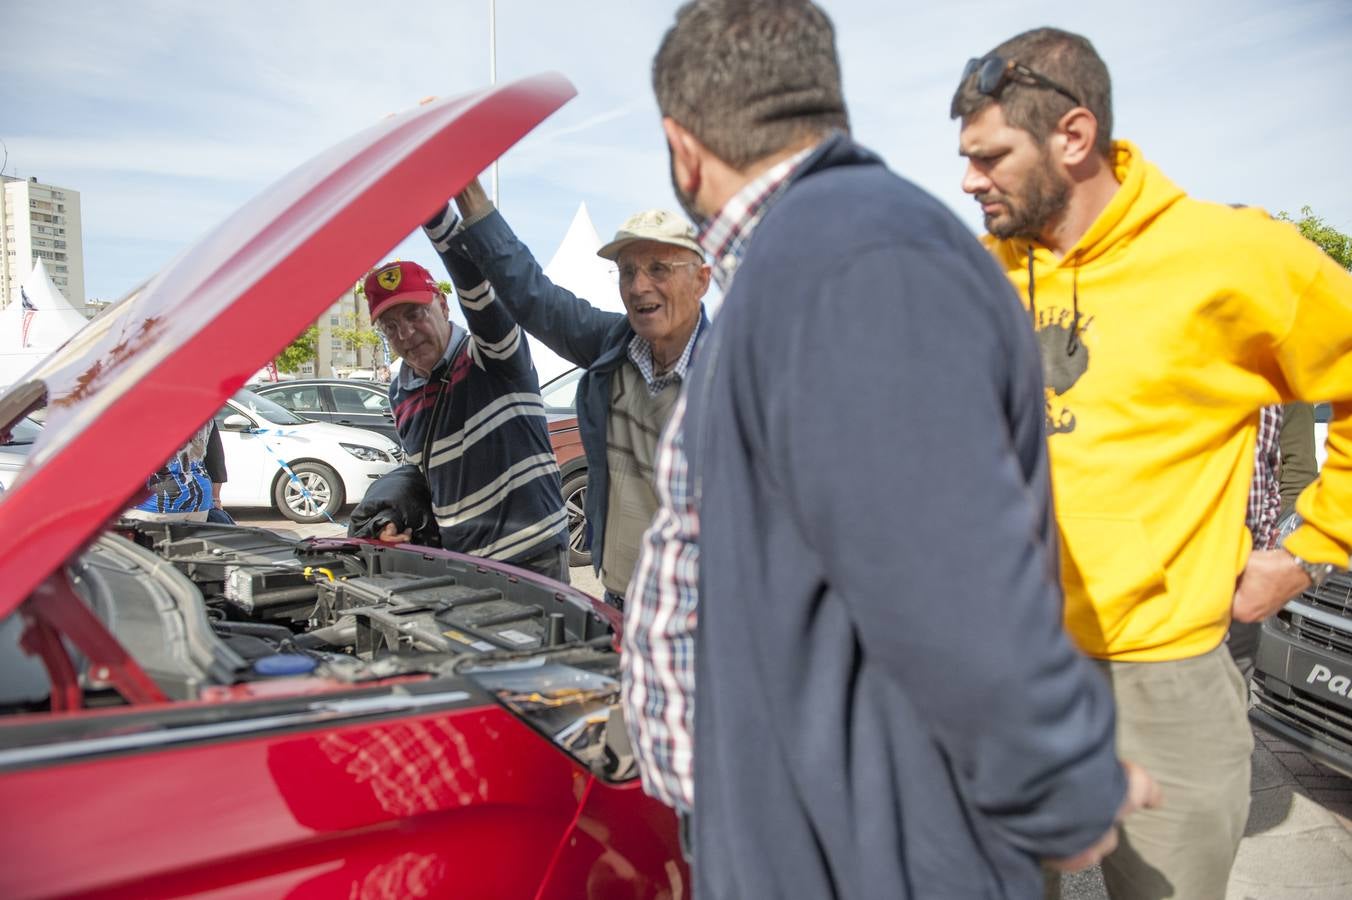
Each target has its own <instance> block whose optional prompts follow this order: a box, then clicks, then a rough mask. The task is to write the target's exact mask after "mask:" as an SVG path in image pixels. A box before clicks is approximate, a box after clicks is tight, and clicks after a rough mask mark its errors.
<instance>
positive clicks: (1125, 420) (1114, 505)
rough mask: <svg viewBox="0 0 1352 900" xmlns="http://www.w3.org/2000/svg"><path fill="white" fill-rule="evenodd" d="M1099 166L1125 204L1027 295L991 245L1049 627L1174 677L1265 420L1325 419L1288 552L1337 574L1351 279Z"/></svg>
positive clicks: (1297, 247) (1236, 218)
mask: <svg viewBox="0 0 1352 900" xmlns="http://www.w3.org/2000/svg"><path fill="white" fill-rule="evenodd" d="M1113 149H1114V154H1115V159H1114V165H1115V173H1116V175H1117V179H1118V181H1119V182H1121V185H1122V187H1121V188H1120V189H1119V190H1118V192H1117V194H1116V195H1115V196H1114V197H1113V200H1112V201H1111V202H1110V203H1109V204H1108V207H1107V208H1106V209H1104V211H1103V212H1102V214H1100V215H1099V217H1098V218H1097V219H1096V220H1095V221H1094V223H1093V225H1092V226H1091V227H1090V228H1089V230H1088V231H1087V232H1086V233H1085V234H1084V236H1083V237H1082V238H1081V239H1080V241H1079V242H1078V243H1077V244H1076V245H1075V246H1074V248H1072V249H1071V250H1070V252H1068V253H1067V254H1066V255H1065V256H1064V257H1063V258H1059V259H1058V258H1057V257H1056V256H1055V255H1054V254H1053V253H1052V252H1051V251H1049V250H1047V249H1046V248H1044V247H1041V246H1038V245H1036V244H1034V245H1033V258H1032V262H1031V269H1032V281H1033V290H1032V291H1031V292H1030V290H1029V270H1030V262H1029V258H1028V248H1029V242H1028V241H1027V240H1024V239H1012V240H1003V241H995V240H990V241H989V245H990V247H991V249H992V251H993V252H994V253H995V255H996V258H997V259H999V261H1000V263H1001V264H1002V265H1003V266H1004V267H1005V269H1006V271H1007V272H1008V274H1009V276H1010V278H1011V279H1012V280H1013V282H1014V284H1015V286H1016V287H1017V288H1018V290H1019V292H1020V293H1021V294H1022V296H1023V299H1024V302H1025V304H1026V305H1030V307H1031V310H1032V314H1033V317H1034V328H1035V329H1036V331H1037V334H1038V339H1039V342H1040V344H1041V346H1042V353H1043V370H1044V375H1045V377H1046V400H1047V434H1048V446H1049V448H1050V451H1051V462H1052V484H1053V491H1054V494H1055V499H1056V509H1057V519H1058V522H1059V525H1060V532H1061V542H1062V544H1061V550H1062V553H1061V565H1062V580H1063V582H1064V584H1065V590H1066V626H1067V628H1068V629H1069V630H1070V632H1071V634H1072V635H1073V636H1074V637H1075V639H1076V641H1077V642H1078V643H1079V645H1080V647H1081V648H1082V649H1083V650H1084V651H1085V652H1086V653H1088V654H1090V655H1091V656H1096V657H1101V658H1107V659H1116V660H1139V661H1156V660H1168V659H1182V658H1186V657H1190V656H1196V655H1198V654H1200V653H1205V652H1206V651H1208V650H1210V649H1212V648H1213V647H1215V646H1217V645H1218V644H1219V643H1220V642H1221V640H1222V639H1223V638H1224V637H1225V632H1226V630H1227V628H1228V627H1229V624H1230V604H1231V601H1232V600H1233V596H1234V589H1235V578H1236V577H1237V576H1238V574H1239V572H1240V571H1241V570H1242V569H1243V567H1244V562H1245V560H1246V559H1247V556H1248V553H1249V548H1250V543H1249V533H1248V529H1246V528H1245V527H1244V514H1245V504H1246V499H1247V496H1248V490H1249V481H1250V479H1251V477H1252V473H1253V458H1254V442H1255V441H1256V439H1257V425H1258V410H1259V408H1261V407H1262V406H1265V405H1267V404H1271V403H1280V402H1283V401H1288V400H1308V401H1318V400H1330V401H1332V402H1333V410H1334V421H1333V422H1332V424H1331V425H1330V427H1329V441H1328V462H1327V463H1326V464H1325V466H1324V469H1323V472H1322V473H1321V475H1320V478H1319V479H1318V480H1317V481H1316V482H1315V483H1314V484H1313V485H1311V486H1310V487H1309V488H1307V489H1306V491H1305V492H1304V494H1302V495H1301V498H1300V501H1299V502H1298V504H1297V506H1296V508H1297V510H1298V511H1299V512H1300V514H1301V515H1302V516H1303V517H1304V518H1305V520H1306V524H1305V525H1303V526H1302V527H1301V528H1300V529H1299V530H1298V531H1297V532H1296V533H1294V534H1293V535H1291V536H1290V538H1288V539H1287V541H1286V546H1287V547H1288V548H1290V549H1291V550H1292V552H1294V553H1296V554H1297V555H1298V556H1300V557H1302V558H1303V559H1306V560H1309V561H1311V562H1331V563H1335V564H1337V565H1340V566H1346V565H1348V556H1349V552H1350V551H1352V277H1349V275H1348V273H1347V272H1345V271H1343V270H1342V269H1341V268H1339V267H1338V266H1337V264H1335V263H1334V262H1333V261H1332V260H1330V259H1329V258H1328V257H1327V256H1326V255H1325V254H1324V253H1322V252H1321V251H1320V250H1319V248H1318V247H1316V246H1315V245H1314V244H1312V243H1310V242H1309V241H1306V240H1305V239H1304V238H1303V237H1301V236H1300V234H1299V232H1297V231H1296V229H1295V228H1294V227H1293V226H1291V225H1289V224H1287V223H1283V222H1277V221H1274V220H1272V219H1270V218H1268V216H1267V215H1266V214H1265V213H1263V212H1262V211H1260V210H1256V209H1232V208H1230V207H1227V206H1222V205H1218V204H1212V203H1204V202H1201V201H1198V200H1193V199H1191V198H1189V197H1188V196H1186V195H1185V194H1184V193H1183V192H1182V191H1181V190H1179V188H1178V187H1176V186H1175V185H1174V184H1173V183H1172V182H1170V181H1169V180H1168V179H1167V178H1165V177H1164V175H1163V174H1161V173H1160V171H1159V170H1158V169H1156V168H1155V167H1154V166H1153V165H1151V164H1150V163H1148V162H1146V161H1145V160H1144V159H1143V158H1142V157H1141V155H1140V151H1138V150H1137V149H1136V147H1135V146H1133V145H1132V144H1130V143H1127V142H1117V143H1116V144H1114V148H1113ZM1030 293H1031V294H1032V303H1031V304H1029V299H1030ZM1077 310H1078V315H1077Z"/></svg>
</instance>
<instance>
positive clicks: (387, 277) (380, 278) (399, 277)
mask: <svg viewBox="0 0 1352 900" xmlns="http://www.w3.org/2000/svg"><path fill="white" fill-rule="evenodd" d="M403 280H404V272H403V270H402V269H400V268H399V267H398V266H391V267H390V268H388V269H386V270H385V271H383V272H378V273H376V282H377V283H378V284H379V285H380V286H381V287H383V288H384V289H385V290H387V291H392V290H394V289H396V288H397V287H399V282H401V281H403Z"/></svg>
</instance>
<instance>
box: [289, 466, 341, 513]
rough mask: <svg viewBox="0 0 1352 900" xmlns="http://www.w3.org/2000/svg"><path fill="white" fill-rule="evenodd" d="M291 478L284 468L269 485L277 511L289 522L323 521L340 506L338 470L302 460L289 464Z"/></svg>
mask: <svg viewBox="0 0 1352 900" xmlns="http://www.w3.org/2000/svg"><path fill="white" fill-rule="evenodd" d="M291 471H292V472H295V473H296V477H295V478H288V477H287V475H286V472H282V477H281V478H278V479H277V484H276V485H274V486H273V488H272V502H273V503H275V504H276V506H277V511H278V512H280V513H281V514H282V515H284V516H286V517H287V518H288V519H290V520H291V521H292V522H301V523H306V524H308V523H313V522H323V521H324V520H326V519H328V518H329V517H330V516H332V515H333V514H334V513H336V512H338V510H340V509H342V506H343V482H342V479H340V478H339V477H338V473H337V472H335V471H333V469H330V468H329V467H328V466H326V465H324V464H323V463H317V462H303V463H297V464H296V465H294V466H292V467H291Z"/></svg>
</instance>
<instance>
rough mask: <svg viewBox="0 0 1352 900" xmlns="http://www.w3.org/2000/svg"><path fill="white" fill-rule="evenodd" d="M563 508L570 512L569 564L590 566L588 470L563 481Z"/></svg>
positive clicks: (583, 470) (576, 473) (575, 473)
mask: <svg viewBox="0 0 1352 900" xmlns="http://www.w3.org/2000/svg"><path fill="white" fill-rule="evenodd" d="M563 508H564V510H566V511H567V513H568V565H570V566H590V565H591V564H592V560H591V535H589V534H587V470H586V469H582V470H580V471H578V472H574V473H573V474H572V475H569V476H568V477H567V478H565V479H564V482H563Z"/></svg>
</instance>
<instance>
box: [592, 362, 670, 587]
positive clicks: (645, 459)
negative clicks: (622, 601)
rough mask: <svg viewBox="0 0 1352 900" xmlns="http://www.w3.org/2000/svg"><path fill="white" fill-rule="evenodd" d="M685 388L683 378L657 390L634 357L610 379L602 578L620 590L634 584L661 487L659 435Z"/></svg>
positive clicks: (602, 580) (606, 584)
mask: <svg viewBox="0 0 1352 900" xmlns="http://www.w3.org/2000/svg"><path fill="white" fill-rule="evenodd" d="M680 391H681V386H680V384H679V383H673V384H669V385H667V386H666V387H665V388H663V389H662V391H661V393H659V394H658V395H657V396H656V397H654V396H652V395H651V394H649V393H648V385H647V384H645V383H644V381H643V376H642V375H641V374H640V373H639V371H638V369H637V368H636V367H635V366H634V364H633V362H631V361H629V360H625V362H624V364H623V365H621V366H620V367H619V368H618V369H616V370H615V374H614V375H612V376H611V379H610V416H609V418H608V419H607V421H606V468H607V471H608V472H609V473H610V496H609V497H607V498H606V532H605V547H604V548H603V552H602V555H601V583H602V584H603V585H605V588H606V590H608V591H611V592H613V593H616V594H619V595H621V596H623V595H624V593H625V591H627V590H628V589H629V578H630V576H632V575H633V574H634V567H635V566H636V565H638V557H639V550H640V549H641V547H642V543H643V532H644V531H646V530H647V528H648V524H649V523H650V522H652V520H653V514H654V513H656V512H657V493H656V492H655V491H654V490H653V468H654V466H655V464H656V462H657V440H658V438H660V437H661V436H662V428H663V426H665V425H666V424H667V419H669V418H671V410H672V407H674V406H675V405H676V398H677V396H679V394H680Z"/></svg>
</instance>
